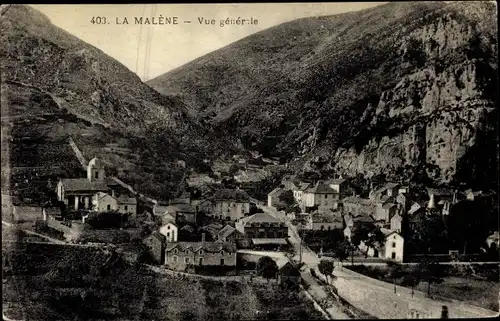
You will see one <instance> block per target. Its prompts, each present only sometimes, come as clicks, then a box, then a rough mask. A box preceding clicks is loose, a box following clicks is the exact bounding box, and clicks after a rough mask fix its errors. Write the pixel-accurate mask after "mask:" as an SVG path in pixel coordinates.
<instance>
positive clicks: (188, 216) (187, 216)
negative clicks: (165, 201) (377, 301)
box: [163, 204, 197, 224]
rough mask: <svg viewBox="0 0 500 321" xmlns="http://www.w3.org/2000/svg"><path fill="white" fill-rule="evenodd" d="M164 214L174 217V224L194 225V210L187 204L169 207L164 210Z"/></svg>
mask: <svg viewBox="0 0 500 321" xmlns="http://www.w3.org/2000/svg"><path fill="white" fill-rule="evenodd" d="M165 214H170V215H172V216H173V217H175V220H176V223H181V222H182V223H190V224H196V215H197V213H196V208H195V207H194V206H191V205H188V204H175V205H169V206H167V207H166V208H165V212H164V213H163V215H165Z"/></svg>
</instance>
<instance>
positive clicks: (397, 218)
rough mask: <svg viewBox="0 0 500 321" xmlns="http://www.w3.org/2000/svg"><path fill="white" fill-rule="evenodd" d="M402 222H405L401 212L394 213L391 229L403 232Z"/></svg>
mask: <svg viewBox="0 0 500 321" xmlns="http://www.w3.org/2000/svg"><path fill="white" fill-rule="evenodd" d="M402 222H403V217H402V216H401V215H399V214H396V215H394V216H393V217H392V218H391V224H390V229H391V230H393V231H396V232H398V233H401V229H402Z"/></svg>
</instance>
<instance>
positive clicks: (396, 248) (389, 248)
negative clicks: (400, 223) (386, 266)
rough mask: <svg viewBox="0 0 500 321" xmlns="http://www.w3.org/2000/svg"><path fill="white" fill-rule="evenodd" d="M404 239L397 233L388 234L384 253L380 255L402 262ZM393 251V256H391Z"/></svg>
mask: <svg viewBox="0 0 500 321" xmlns="http://www.w3.org/2000/svg"><path fill="white" fill-rule="evenodd" d="M403 248H404V239H403V238H402V237H401V236H400V235H398V234H392V235H389V237H388V238H387V239H386V242H385V246H384V251H383V252H384V253H381V256H382V257H383V258H385V259H389V260H395V261H398V262H403ZM393 253H394V255H395V257H394V258H393V257H392V254H393Z"/></svg>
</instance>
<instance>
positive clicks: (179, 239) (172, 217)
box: [144, 189, 288, 270]
mask: <svg viewBox="0 0 500 321" xmlns="http://www.w3.org/2000/svg"><path fill="white" fill-rule="evenodd" d="M250 205H251V202H250V197H249V196H248V194H247V193H246V192H244V191H243V190H239V189H219V190H217V191H215V192H214V193H213V194H212V195H211V196H209V197H206V198H204V199H201V200H194V199H193V200H192V199H188V198H186V199H184V200H183V203H180V204H179V203H178V204H170V205H160V204H155V206H154V207H153V214H154V216H155V217H156V218H157V220H158V221H160V222H161V224H160V226H159V228H158V229H157V230H155V231H154V232H153V233H152V234H151V235H149V236H148V237H147V238H146V239H145V240H144V244H146V246H147V247H148V248H149V249H150V253H151V254H152V256H153V258H154V260H155V261H156V263H158V264H164V265H166V266H168V267H169V268H172V269H180V270H182V269H184V268H185V267H186V266H188V265H198V266H214V265H216V266H236V252H237V250H238V249H240V248H256V249H271V250H273V249H283V248H285V247H287V246H288V242H287V239H288V227H287V225H286V224H285V223H283V222H282V221H280V220H279V219H277V218H275V217H274V216H272V215H270V214H267V213H255V214H250Z"/></svg>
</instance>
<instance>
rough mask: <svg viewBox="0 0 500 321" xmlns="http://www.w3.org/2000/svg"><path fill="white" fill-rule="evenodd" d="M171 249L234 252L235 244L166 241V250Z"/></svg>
mask: <svg viewBox="0 0 500 321" xmlns="http://www.w3.org/2000/svg"><path fill="white" fill-rule="evenodd" d="M173 249H178V250H179V251H186V250H189V251H192V252H197V251H199V250H203V251H206V252H212V253H215V252H220V251H226V252H231V253H235V252H236V250H237V249H236V244H234V243H231V242H176V243H167V251H168V252H170V251H172V250H173Z"/></svg>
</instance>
